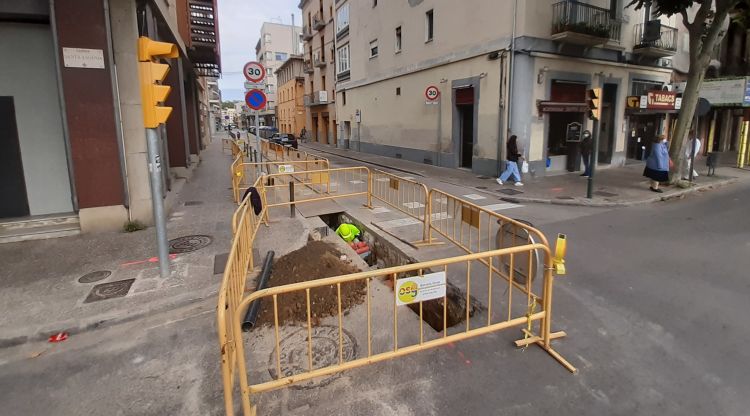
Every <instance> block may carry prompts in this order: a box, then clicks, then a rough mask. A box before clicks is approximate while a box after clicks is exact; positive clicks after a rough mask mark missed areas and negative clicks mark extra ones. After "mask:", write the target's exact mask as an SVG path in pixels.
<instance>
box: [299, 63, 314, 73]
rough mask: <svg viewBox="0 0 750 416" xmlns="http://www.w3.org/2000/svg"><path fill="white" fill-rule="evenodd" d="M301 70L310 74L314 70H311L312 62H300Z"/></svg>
mask: <svg viewBox="0 0 750 416" xmlns="http://www.w3.org/2000/svg"><path fill="white" fill-rule="evenodd" d="M302 72H304V73H305V74H312V73H313V72H315V71H314V70H313V66H312V62H310V61H305V62H304V63H303V64H302Z"/></svg>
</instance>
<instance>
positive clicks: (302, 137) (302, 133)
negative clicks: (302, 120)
mask: <svg viewBox="0 0 750 416" xmlns="http://www.w3.org/2000/svg"><path fill="white" fill-rule="evenodd" d="M299 139H300V140H302V142H303V143H304V142H305V141H306V140H307V129H305V128H304V127H302V131H300V132H299Z"/></svg>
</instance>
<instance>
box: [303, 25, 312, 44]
mask: <svg viewBox="0 0 750 416" xmlns="http://www.w3.org/2000/svg"><path fill="white" fill-rule="evenodd" d="M312 38H313V34H312V30H310V26H302V40H306V41H307V40H310V39H312Z"/></svg>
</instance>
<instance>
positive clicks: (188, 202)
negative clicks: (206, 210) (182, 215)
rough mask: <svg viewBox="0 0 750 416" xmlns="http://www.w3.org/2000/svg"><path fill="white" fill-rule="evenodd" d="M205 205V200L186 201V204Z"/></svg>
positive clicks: (187, 205) (188, 205)
mask: <svg viewBox="0 0 750 416" xmlns="http://www.w3.org/2000/svg"><path fill="white" fill-rule="evenodd" d="M194 205H203V201H185V206H186V207H190V206H194Z"/></svg>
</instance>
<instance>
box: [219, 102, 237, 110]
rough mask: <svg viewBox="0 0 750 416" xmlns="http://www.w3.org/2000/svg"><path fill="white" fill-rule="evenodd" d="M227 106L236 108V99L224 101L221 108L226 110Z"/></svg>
mask: <svg viewBox="0 0 750 416" xmlns="http://www.w3.org/2000/svg"><path fill="white" fill-rule="evenodd" d="M227 108H234V101H222V102H221V109H222V110H226V109H227Z"/></svg>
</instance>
